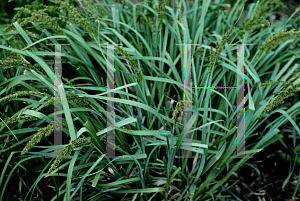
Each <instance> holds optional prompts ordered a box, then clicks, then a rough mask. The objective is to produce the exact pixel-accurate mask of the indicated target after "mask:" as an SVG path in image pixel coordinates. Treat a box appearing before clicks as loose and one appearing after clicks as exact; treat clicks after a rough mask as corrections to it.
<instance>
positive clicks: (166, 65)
mask: <svg viewBox="0 0 300 201" xmlns="http://www.w3.org/2000/svg"><path fill="white" fill-rule="evenodd" d="M49 1H50V2H52V3H53V5H44V4H41V3H38V2H37V1H36V2H34V3H33V4H32V5H26V6H24V7H22V8H18V9H17V10H18V13H17V14H16V15H15V17H14V20H16V22H14V23H13V24H11V25H10V26H8V27H7V28H6V29H5V31H3V32H2V33H1V38H2V44H3V45H0V48H1V49H2V52H1V58H2V61H1V68H0V83H1V84H0V95H1V99H0V107H1V109H2V110H1V113H0V115H1V121H2V124H1V127H0V136H1V138H0V139H1V140H2V144H1V147H2V151H0V156H1V157H6V158H5V161H4V160H2V159H1V165H2V166H4V167H3V169H2V173H1V178H0V187H1V188H0V189H1V195H0V200H4V197H5V196H6V197H7V198H8V197H9V196H10V195H7V194H5V193H6V191H5V190H6V189H7V188H8V182H9V181H10V180H11V177H12V174H13V173H14V171H16V169H18V168H20V167H21V166H22V165H21V164H23V163H25V164H26V163H29V162H26V161H29V160H31V159H34V158H36V159H38V158H39V159H40V160H41V162H38V163H39V175H38V177H37V178H36V180H35V181H34V182H33V183H31V186H28V185H27V187H26V188H27V190H28V193H27V194H26V195H24V191H22V192H21V190H19V193H20V194H22V197H25V198H24V199H29V200H32V199H33V197H32V196H33V194H38V195H39V196H40V197H42V196H43V193H44V192H42V191H41V190H39V188H37V187H38V183H39V182H42V180H43V179H47V178H44V177H45V176H49V177H50V178H52V180H53V185H54V186H55V189H56V195H54V194H51V196H53V197H51V199H52V200H55V199H56V198H58V197H60V198H62V197H64V198H65V199H66V200H71V199H75V198H79V197H80V199H81V200H105V199H110V200H122V199H125V198H126V199H132V200H134V199H141V200H162V199H164V200H168V199H173V198H174V199H176V200H188V199H189V200H195V201H196V200H214V199H215V198H218V199H225V198H227V197H228V195H226V196H225V195H224V192H223V191H224V188H222V187H223V184H224V182H226V181H227V180H228V178H230V177H232V176H234V175H235V171H236V170H238V169H239V168H240V167H241V166H242V165H245V164H247V160H248V158H246V157H245V158H236V157H235V156H236V154H235V149H236V146H235V145H236V134H235V132H236V130H237V128H236V126H234V123H235V120H236V109H237V107H236V105H235V99H236V91H235V90H234V89H222V90H218V89H211V88H210V89H204V88H195V89H193V92H192V100H193V101H192V102H186V103H185V104H184V103H183V102H182V100H183V99H184V98H183V94H184V93H183V92H184V91H185V85H184V83H185V67H184V51H185V50H184V46H182V45H179V44H186V43H193V44H200V45H198V46H197V45H193V46H192V54H191V55H192V57H191V61H192V62H191V63H192V72H193V73H192V83H193V86H206V87H207V86H236V61H237V59H236V49H237V46H235V45H230V44H233V43H235V44H236V43H244V44H251V43H252V44H253V45H245V64H244V65H245V72H246V73H245V85H246V88H247V92H246V94H245V102H246V105H247V108H246V112H245V116H246V125H245V139H246V145H247V146H246V152H245V155H246V156H253V155H255V154H257V153H258V152H259V151H260V150H262V149H264V148H266V147H267V146H268V145H270V144H272V143H274V142H276V141H278V140H280V139H281V138H283V136H282V134H281V133H280V132H279V131H280V129H281V128H282V127H283V126H284V124H286V123H287V122H288V121H289V122H290V123H291V124H292V125H293V127H294V128H295V130H296V131H297V133H298V134H300V130H299V127H298V125H297V120H296V117H297V116H299V114H300V102H297V103H295V104H293V105H291V106H289V107H286V106H284V107H283V105H280V104H282V103H283V100H284V99H285V98H287V97H288V96H290V95H292V94H294V93H295V91H297V90H298V88H299V83H300V78H297V77H293V79H289V77H290V76H291V75H292V74H293V73H298V72H299V64H298V63H297V62H298V61H299V60H298V57H299V43H298V42H299V39H297V38H296V37H294V36H295V35H294V34H298V32H294V31H293V30H292V29H293V28H296V27H291V26H294V24H293V23H290V22H291V21H292V19H290V18H289V19H288V20H284V21H281V22H277V23H276V24H273V25H272V26H261V25H262V24H266V25H270V24H269V23H268V21H267V15H268V12H269V10H268V9H261V10H260V12H265V13H264V15H260V16H263V18H259V17H258V16H257V14H256V11H257V9H258V8H259V7H258V4H257V3H253V4H250V5H249V10H248V12H247V13H246V20H242V19H240V18H239V16H240V11H239V10H238V9H237V5H239V3H240V2H241V1H240V0H238V1H237V2H236V4H235V6H234V7H233V8H232V9H231V10H230V11H229V12H228V11H226V10H225V7H228V6H229V4H224V1H223V0H219V1H218V0H216V1H215V3H214V4H212V3H211V1H210V0H207V1H205V0H203V1H198V0H195V2H194V4H193V7H192V8H189V5H187V2H186V1H180V2H178V3H177V5H179V6H180V7H181V5H183V7H184V9H182V10H181V8H180V9H178V10H177V11H176V12H175V11H174V6H175V5H170V2H165V1H158V2H157V1H153V2H152V3H150V4H147V2H140V3H137V4H133V3H132V2H130V1H126V0H125V1H123V2H121V3H117V2H114V1H107V4H105V3H100V1H99V2H97V3H93V2H91V1H83V0H79V1H78V3H79V4H80V5H81V6H82V11H81V10H77V9H76V8H74V7H73V6H71V4H69V3H68V1H62V0H49ZM152 4H153V5H152ZM137 8H139V9H137ZM141 19H142V20H141ZM195 19H200V20H199V22H198V21H195ZM261 19H262V20H261ZM289 23H290V24H289ZM290 28H291V31H287V29H290ZM286 31H287V32H286ZM285 33H289V34H285ZM290 33H294V34H290ZM279 34H285V35H284V37H275V36H279ZM12 41H13V42H12ZM263 41H265V42H263ZM16 43H17V44H16ZM58 43H67V44H69V45H62V46H61V50H62V54H61V56H62V66H63V74H62V76H63V77H62V82H63V83H64V84H65V85H66V84H70V85H71V86H84V87H85V88H83V87H81V88H79V87H78V88H76V87H74V88H72V89H68V88H65V89H64V88H62V106H63V116H62V122H61V123H62V125H64V129H63V130H62V131H63V137H64V140H63V143H64V145H63V147H64V149H63V151H62V152H61V153H60V155H59V156H58V157H57V160H55V162H53V160H50V161H46V160H44V159H43V157H45V156H53V151H55V148H54V146H53V144H52V143H49V142H48V143H47V144H46V145H44V146H42V145H40V146H38V145H36V143H41V142H43V141H42V138H43V137H45V139H47V138H48V137H47V136H48V135H50V134H51V133H52V132H53V130H54V124H55V121H52V120H53V119H52V118H53V116H54V115H57V114H55V113H54V111H53V107H49V106H52V105H53V103H54V90H53V89H54V71H53V68H52V65H53V63H54V62H53V56H54V53H53V46H49V45H47V44H58ZM107 43H109V44H116V51H115V57H114V59H115V63H114V64H115V91H114V93H115V98H114V101H115V102H114V104H115V137H116V154H117V155H118V156H120V157H117V158H107V157H105V150H106V144H105V141H106V133H107V128H106V126H105V125H106V116H107V114H106V106H107V105H106V102H105V100H107V97H106V95H107V91H106V88H105V87H99V88H96V89H95V88H91V87H92V86H105V85H106V83H107V80H106V77H107V76H106V73H107V70H106V69H107V67H106V65H107V63H106V58H107V56H106V54H107V49H106V46H105V45H103V44H107ZM99 44H102V45H99ZM117 44H123V46H122V48H120V47H119V45H117ZM19 47H20V48H19ZM265 47H269V48H267V49H266V48H265ZM290 47H293V49H291V48H290ZM195 50H197V51H195ZM208 50H210V51H208ZM194 52H195V53H194ZM257 52H258V53H257ZM256 53H257V54H258V55H255V54H256ZM261 55H264V56H263V57H262V56H261ZM123 56H125V58H123ZM256 56H258V57H256ZM25 69H26V71H25ZM271 80H275V81H282V82H276V83H275V84H276V85H275V84H274V85H268V84H270V83H271ZM259 83H267V84H265V85H264V84H262V86H260V87H258V88H257V89H256V88H254V86H258V84H259ZM283 84H288V85H289V86H290V87H289V88H288V87H286V88H284V87H282V86H283ZM263 87H264V88H263ZM280 87H282V88H280ZM275 94H278V96H276V97H275V98H274V95H275ZM33 95H34V96H37V97H33ZM67 95H69V96H67ZM23 96H29V97H28V98H22V97H23ZM36 99H37V100H36ZM268 100H278V101H281V102H279V103H280V104H277V103H276V108H275V109H274V107H273V106H275V105H274V102H272V103H271V102H270V101H269V102H268ZM24 101H25V102H27V104H24ZM176 102H177V106H176V107H175V103H176ZM191 103H192V107H191V108H192V112H193V116H192V132H191V133H192V138H193V139H192V140H190V143H192V144H191V145H192V148H190V149H189V150H187V148H186V147H185V146H183V145H184V143H185V141H184V132H183V131H184V125H183V123H182V119H181V121H178V120H179V115H180V113H181V112H182V110H184V108H185V106H187V105H189V104H191ZM270 104H271V105H272V107H271V108H270V107H269V106H270ZM275 113H276V118H275V119H274V120H273V121H271V122H268V119H270V117H271V115H272V114H275ZM273 116H274V115H273ZM273 116H272V117H273ZM172 117H173V118H172ZM15 118H20V119H19V121H21V122H18V123H17V122H15V121H14V119H15ZM3 119H4V120H3ZM24 120H25V121H24ZM27 120H32V121H30V122H29V121H27ZM8 122H9V123H12V124H9V125H8V124H7V123H8ZM266 122H268V124H267V125H266V126H265V127H263V128H261V127H260V126H261V125H263V124H266ZM24 124H25V125H24ZM36 131H37V133H36ZM32 132H33V134H32ZM258 133H259V135H257V134H258ZM11 135H13V136H14V138H12V140H10V142H7V141H4V140H3V137H7V136H11ZM295 137H296V136H295ZM70 139H71V140H70ZM45 143H46V142H45ZM49 144H50V145H49ZM86 145H91V146H86ZM5 147H7V148H6V149H5ZM295 147H296V146H295ZM295 147H294V148H295ZM40 149H42V151H40ZM37 150H39V151H37ZM186 150H187V151H191V152H192V153H193V156H194V159H187V158H180V157H175V156H183V155H184V152H185V151H186ZM72 151H74V152H72ZM9 153H10V154H9ZM19 153H20V154H24V155H22V156H21V158H18V157H16V156H15V155H18V154H19ZM25 153H26V154H25ZM62 155H70V156H71V158H70V159H65V160H63V158H61V156H62ZM12 161H14V166H13V167H12V165H11V164H12ZM26 167H27V166H26ZM66 167H68V169H67V173H62V172H61V173H60V171H66V169H65V168H66ZM10 168H11V169H10ZM49 168H50V169H49ZM25 169H26V168H25ZM46 170H48V173H46V172H45V171H46ZM292 171H293V170H292ZM8 172H9V174H8ZM50 173H53V174H50ZM56 176H58V178H59V179H60V180H63V183H62V184H59V182H58V183H56V182H55V179H54V178H55V177H56ZM4 179H5V180H4ZM298 183H299V182H298ZM22 186H23V185H22V181H21V182H20V189H22ZM23 188H25V187H23ZM59 190H60V191H59ZM58 191H59V192H58ZM30 193H31V195H29V194H30ZM295 193H296V190H295ZM295 193H294V194H295ZM226 194H229V193H228V192H226ZM209 196H210V197H211V198H208V197H209ZM234 197H235V198H236V196H234Z"/></svg>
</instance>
